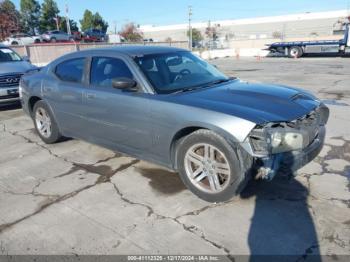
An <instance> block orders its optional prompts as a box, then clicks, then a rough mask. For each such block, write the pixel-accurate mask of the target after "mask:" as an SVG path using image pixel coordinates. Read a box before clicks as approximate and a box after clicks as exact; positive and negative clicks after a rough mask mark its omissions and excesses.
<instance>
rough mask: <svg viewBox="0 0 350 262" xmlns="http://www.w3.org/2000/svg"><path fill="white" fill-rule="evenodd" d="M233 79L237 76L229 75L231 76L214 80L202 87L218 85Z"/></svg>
mask: <svg viewBox="0 0 350 262" xmlns="http://www.w3.org/2000/svg"><path fill="white" fill-rule="evenodd" d="M233 79H235V77H229V78H224V79H218V80H214V81H212V82H209V83H206V84H203V85H202V87H209V86H214V85H218V84H221V83H225V82H229V81H231V80H233Z"/></svg>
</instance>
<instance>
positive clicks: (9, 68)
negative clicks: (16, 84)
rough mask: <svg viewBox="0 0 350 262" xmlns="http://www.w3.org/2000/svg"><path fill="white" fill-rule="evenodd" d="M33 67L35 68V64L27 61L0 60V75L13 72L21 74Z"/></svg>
mask: <svg viewBox="0 0 350 262" xmlns="http://www.w3.org/2000/svg"><path fill="white" fill-rule="evenodd" d="M33 68H35V66H33V65H32V64H31V63H29V62H27V61H15V62H0V75H7V74H13V73H21V74H23V73H26V72H27V71H28V70H30V69H33Z"/></svg>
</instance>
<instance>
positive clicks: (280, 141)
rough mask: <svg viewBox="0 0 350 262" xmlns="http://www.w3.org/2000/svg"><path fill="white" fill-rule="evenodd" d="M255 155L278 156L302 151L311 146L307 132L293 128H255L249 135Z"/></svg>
mask: <svg viewBox="0 0 350 262" xmlns="http://www.w3.org/2000/svg"><path fill="white" fill-rule="evenodd" d="M249 141H250V144H251V146H252V148H253V150H254V153H256V154H259V155H268V154H277V153H282V152H288V151H293V150H300V149H302V148H304V147H306V146H307V145H308V144H309V142H310V141H309V136H308V133H307V130H300V129H298V130H296V129H293V128H278V127H277V128H263V127H261V128H259V127H258V128H255V129H254V130H253V131H252V132H251V133H250V135H249Z"/></svg>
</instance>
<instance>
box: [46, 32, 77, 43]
mask: <svg viewBox="0 0 350 262" xmlns="http://www.w3.org/2000/svg"><path fill="white" fill-rule="evenodd" d="M42 39H43V41H45V42H52V43H55V42H57V41H74V36H72V35H69V34H67V33H66V32H63V31H59V30H54V31H47V32H45V33H44V34H42Z"/></svg>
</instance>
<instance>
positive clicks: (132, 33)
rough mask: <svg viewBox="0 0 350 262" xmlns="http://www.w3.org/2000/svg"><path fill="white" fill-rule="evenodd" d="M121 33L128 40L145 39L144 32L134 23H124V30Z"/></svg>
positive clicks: (138, 40) (137, 40)
mask: <svg viewBox="0 0 350 262" xmlns="http://www.w3.org/2000/svg"><path fill="white" fill-rule="evenodd" d="M119 34H120V35H121V36H122V37H123V38H124V39H125V40H126V41H128V42H140V41H142V39H143V34H142V32H141V31H139V30H138V28H137V27H136V26H135V24H134V23H129V24H126V25H124V27H123V30H122V31H121V32H119Z"/></svg>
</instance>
